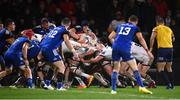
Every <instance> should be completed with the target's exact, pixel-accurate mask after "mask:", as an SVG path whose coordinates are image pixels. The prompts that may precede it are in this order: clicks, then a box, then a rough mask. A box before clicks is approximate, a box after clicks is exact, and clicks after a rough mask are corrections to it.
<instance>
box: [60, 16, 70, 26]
mask: <svg viewBox="0 0 180 100" xmlns="http://www.w3.org/2000/svg"><path fill="white" fill-rule="evenodd" d="M61 25H63V26H65V27H66V29H67V28H69V26H70V25H71V20H70V19H69V18H67V17H66V18H64V19H62V21H61Z"/></svg>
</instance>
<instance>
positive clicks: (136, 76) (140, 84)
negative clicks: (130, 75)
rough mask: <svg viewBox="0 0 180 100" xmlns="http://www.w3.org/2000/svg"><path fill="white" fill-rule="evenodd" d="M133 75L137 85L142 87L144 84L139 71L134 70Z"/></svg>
mask: <svg viewBox="0 0 180 100" xmlns="http://www.w3.org/2000/svg"><path fill="white" fill-rule="evenodd" d="M134 77H135V78H136V81H137V83H138V85H139V86H141V87H144V84H143V82H142V80H141V75H140V74H139V72H138V71H137V70H136V71H134Z"/></svg>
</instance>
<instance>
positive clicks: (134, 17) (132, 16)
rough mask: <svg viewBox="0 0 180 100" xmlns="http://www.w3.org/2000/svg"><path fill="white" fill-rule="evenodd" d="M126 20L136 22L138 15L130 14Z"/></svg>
mask: <svg viewBox="0 0 180 100" xmlns="http://www.w3.org/2000/svg"><path fill="white" fill-rule="evenodd" d="M128 22H131V23H134V24H136V25H137V24H138V17H137V16H136V15H131V16H130V17H129V20H128Z"/></svg>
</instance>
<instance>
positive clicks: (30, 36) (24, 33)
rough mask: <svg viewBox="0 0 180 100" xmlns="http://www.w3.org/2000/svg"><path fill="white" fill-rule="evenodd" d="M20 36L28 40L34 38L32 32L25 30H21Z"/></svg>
mask: <svg viewBox="0 0 180 100" xmlns="http://www.w3.org/2000/svg"><path fill="white" fill-rule="evenodd" d="M21 34H22V36H25V37H28V39H30V40H31V39H32V37H33V36H34V32H33V30H32V29H27V30H23V31H22V32H21Z"/></svg>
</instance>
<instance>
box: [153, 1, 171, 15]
mask: <svg viewBox="0 0 180 100" xmlns="http://www.w3.org/2000/svg"><path fill="white" fill-rule="evenodd" d="M154 5H155V7H156V12H157V15H159V16H160V17H163V18H165V17H166V16H167V11H168V7H167V3H166V1H165V0H154Z"/></svg>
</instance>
